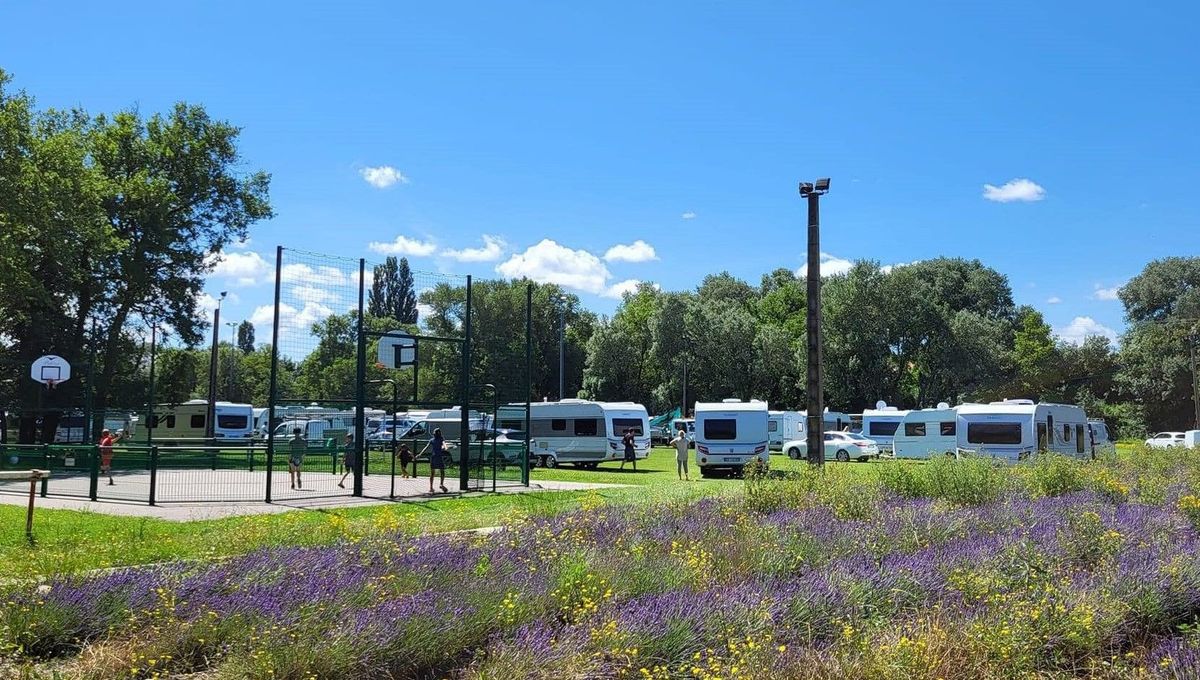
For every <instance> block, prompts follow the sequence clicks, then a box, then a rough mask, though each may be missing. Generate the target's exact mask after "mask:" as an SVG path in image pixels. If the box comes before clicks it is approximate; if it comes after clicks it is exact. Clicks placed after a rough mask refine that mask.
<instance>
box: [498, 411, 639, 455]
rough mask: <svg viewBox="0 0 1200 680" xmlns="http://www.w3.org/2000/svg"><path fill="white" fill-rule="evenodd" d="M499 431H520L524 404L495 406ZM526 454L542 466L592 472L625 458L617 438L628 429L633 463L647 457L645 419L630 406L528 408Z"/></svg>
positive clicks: (523, 427) (522, 426)
mask: <svg viewBox="0 0 1200 680" xmlns="http://www.w3.org/2000/svg"><path fill="white" fill-rule="evenodd" d="M498 419H499V421H500V427H501V428H503V429H512V430H520V431H524V430H525V404H510V405H508V406H501V407H500V410H499V414H498ZM529 426H530V430H531V431H530V433H529V435H530V452H529V455H530V456H531V457H533V458H534V460H536V461H537V463H538V464H539V465H541V466H543V467H556V466H558V465H562V464H563V463H570V464H572V465H574V466H576V467H583V468H595V467H596V466H597V465H599V464H600V463H603V462H605V461H619V460H621V459H623V458H624V457H625V449H624V447H623V446H622V444H621V437H622V433H624V432H625V430H627V429H632V430H633V431H634V436H635V444H634V452H635V454H634V455H635V456H636V457H637V458H639V459H641V458H645V457H646V456H647V455H649V453H650V416H649V415H648V414H647V413H646V408H645V407H644V406H642V405H641V404H635V403H633V402H628V401H626V402H604V401H588V400H586V399H563V400H562V401H544V402H536V401H535V402H533V403H532V404H530V405H529Z"/></svg>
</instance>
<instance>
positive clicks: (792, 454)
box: [787, 446, 800, 460]
mask: <svg viewBox="0 0 1200 680" xmlns="http://www.w3.org/2000/svg"><path fill="white" fill-rule="evenodd" d="M787 455H788V458H791V459H792V460H800V449H798V448H796V447H794V446H793V447H792V448H790V449H788V451H787Z"/></svg>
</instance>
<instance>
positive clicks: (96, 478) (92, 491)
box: [88, 446, 100, 500]
mask: <svg viewBox="0 0 1200 680" xmlns="http://www.w3.org/2000/svg"><path fill="white" fill-rule="evenodd" d="M88 449H89V450H88V456H89V457H90V458H91V459H92V460H91V464H90V465H88V467H89V468H91V470H90V479H89V480H88V497H89V498H91V499H92V500H96V497H97V496H99V493H100V447H99V446H90V447H88Z"/></svg>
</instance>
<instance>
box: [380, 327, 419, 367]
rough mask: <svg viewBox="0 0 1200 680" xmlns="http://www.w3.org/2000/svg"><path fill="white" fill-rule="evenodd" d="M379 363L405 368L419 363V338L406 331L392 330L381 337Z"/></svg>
mask: <svg viewBox="0 0 1200 680" xmlns="http://www.w3.org/2000/svg"><path fill="white" fill-rule="evenodd" d="M378 360H379V363H380V364H382V365H383V366H385V367H387V368H403V367H405V366H412V365H413V364H415V363H417V339H416V338H414V337H413V336H411V335H409V334H408V333H406V332H404V331H392V332H390V333H388V334H387V335H384V336H381V337H380V338H379V354H378Z"/></svg>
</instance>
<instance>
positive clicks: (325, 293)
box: [290, 286, 358, 303]
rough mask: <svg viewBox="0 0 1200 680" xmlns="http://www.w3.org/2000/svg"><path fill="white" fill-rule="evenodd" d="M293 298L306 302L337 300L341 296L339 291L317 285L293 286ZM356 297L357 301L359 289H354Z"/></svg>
mask: <svg viewBox="0 0 1200 680" xmlns="http://www.w3.org/2000/svg"><path fill="white" fill-rule="evenodd" d="M290 297H292V298H293V299H299V300H303V301H304V302H306V303H307V302H316V303H322V302H335V301H337V299H338V298H339V297H340V296H339V295H338V294H337V293H334V292H333V291H330V290H327V289H325V288H319V287H317V286H293V287H292V294H291V296H290ZM354 298H355V300H356V301H357V299H358V291H357V290H356V291H354Z"/></svg>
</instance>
